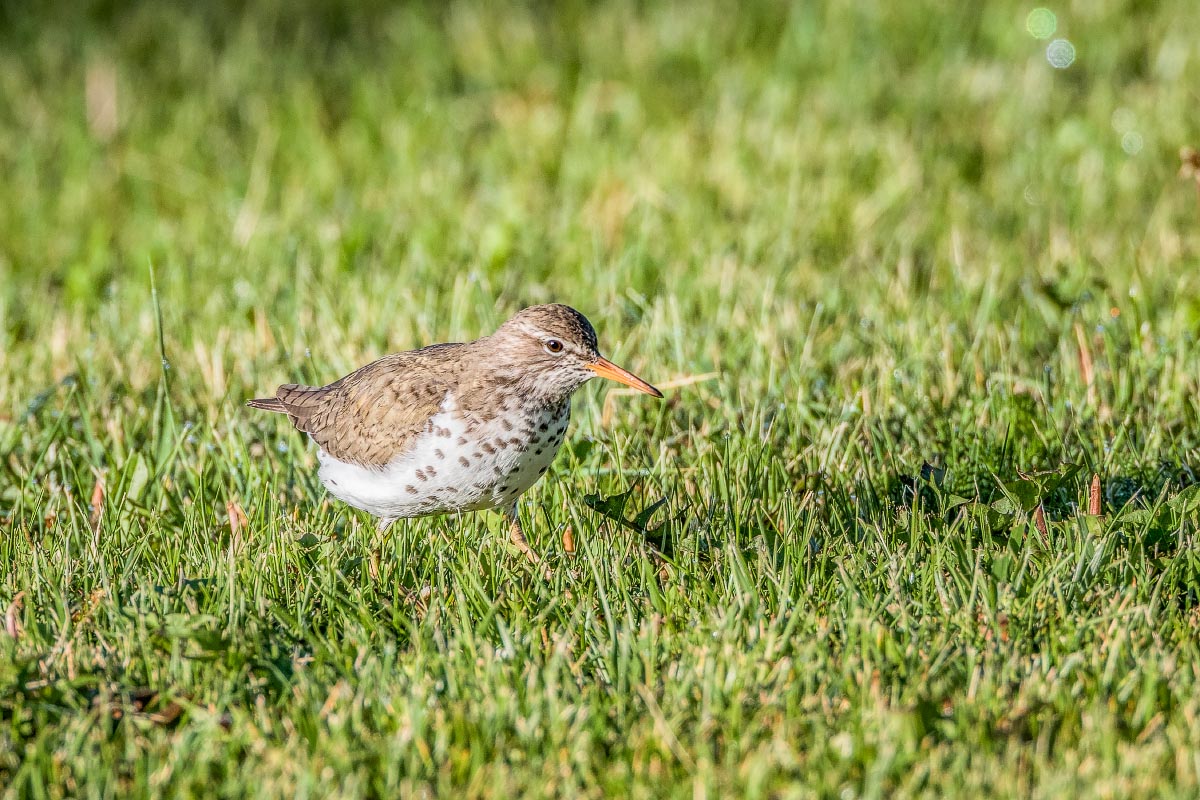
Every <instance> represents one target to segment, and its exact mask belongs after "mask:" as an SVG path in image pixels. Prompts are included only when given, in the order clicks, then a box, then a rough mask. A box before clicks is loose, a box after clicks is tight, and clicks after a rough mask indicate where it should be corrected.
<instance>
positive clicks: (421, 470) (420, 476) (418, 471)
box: [417, 469, 429, 481]
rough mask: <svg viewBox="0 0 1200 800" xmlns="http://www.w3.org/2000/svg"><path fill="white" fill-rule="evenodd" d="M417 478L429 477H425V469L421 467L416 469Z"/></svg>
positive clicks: (425, 479) (422, 479) (424, 478)
mask: <svg viewBox="0 0 1200 800" xmlns="http://www.w3.org/2000/svg"><path fill="white" fill-rule="evenodd" d="M417 480H419V481H427V480H429V478H426V477H425V470H423V469H419V470H417Z"/></svg>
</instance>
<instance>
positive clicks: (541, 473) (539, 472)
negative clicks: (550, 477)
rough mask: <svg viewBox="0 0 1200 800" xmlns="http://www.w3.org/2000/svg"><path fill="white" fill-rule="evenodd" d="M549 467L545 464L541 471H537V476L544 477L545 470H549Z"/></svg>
mask: <svg viewBox="0 0 1200 800" xmlns="http://www.w3.org/2000/svg"><path fill="white" fill-rule="evenodd" d="M549 467H550V465H549V464H547V465H545V466H544V467H542V468H541V469H539V470H538V475H545V474H546V470H547V469H549Z"/></svg>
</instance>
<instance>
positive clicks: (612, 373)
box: [587, 358, 663, 397]
mask: <svg viewBox="0 0 1200 800" xmlns="http://www.w3.org/2000/svg"><path fill="white" fill-rule="evenodd" d="M587 368H588V369H590V370H591V371H592V372H594V373H596V374H597V375H599V376H600V377H601V378H611V379H612V380H614V381H616V382H617V383H623V384H625V385H626V386H631V387H633V388H634V389H637V390H638V391H639V392H645V393H646V394H649V395H653V396H654V397H662V396H663V394H662V392H660V391H659V390H658V389H655V388H654V387H653V386H651V385H650V384H648V383H646V382H645V381H644V380H642V379H641V378H639V377H638V376H637V375H634V374H633V373H632V372H630V371H629V370H627V369H621V368H620V367H618V366H617V365H616V364H614V363H612V362H611V361H609V360H608V359H607V358H599V359H597V360H596V361H593V362H592V363H591V364H588V365H587Z"/></svg>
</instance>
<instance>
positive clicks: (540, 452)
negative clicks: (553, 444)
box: [533, 447, 542, 456]
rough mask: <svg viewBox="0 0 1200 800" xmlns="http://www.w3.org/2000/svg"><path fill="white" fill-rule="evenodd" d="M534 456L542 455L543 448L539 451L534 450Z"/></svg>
mask: <svg viewBox="0 0 1200 800" xmlns="http://www.w3.org/2000/svg"><path fill="white" fill-rule="evenodd" d="M533 454H534V455H535V456H540V455H541V454H542V448H541V447H539V448H538V449H537V450H534V451H533Z"/></svg>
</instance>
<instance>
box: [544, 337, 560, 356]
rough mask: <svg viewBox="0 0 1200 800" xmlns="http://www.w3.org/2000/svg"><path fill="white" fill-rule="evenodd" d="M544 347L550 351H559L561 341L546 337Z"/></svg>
mask: <svg viewBox="0 0 1200 800" xmlns="http://www.w3.org/2000/svg"><path fill="white" fill-rule="evenodd" d="M546 349H547V350H549V351H550V352H551V353H561V352H562V351H563V343H562V342H560V341H559V340H558V339H547V340H546Z"/></svg>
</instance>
